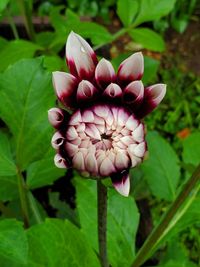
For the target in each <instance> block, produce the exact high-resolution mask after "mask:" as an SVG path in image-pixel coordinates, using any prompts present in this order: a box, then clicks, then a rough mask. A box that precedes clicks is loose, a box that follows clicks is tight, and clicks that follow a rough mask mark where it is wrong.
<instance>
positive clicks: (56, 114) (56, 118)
mask: <svg viewBox="0 0 200 267" xmlns="http://www.w3.org/2000/svg"><path fill="white" fill-rule="evenodd" d="M48 119H49V122H50V123H51V125H52V126H53V127H55V128H57V127H59V126H60V124H61V123H62V122H63V120H64V113H63V111H62V110H61V109H60V108H51V109H49V110H48Z"/></svg>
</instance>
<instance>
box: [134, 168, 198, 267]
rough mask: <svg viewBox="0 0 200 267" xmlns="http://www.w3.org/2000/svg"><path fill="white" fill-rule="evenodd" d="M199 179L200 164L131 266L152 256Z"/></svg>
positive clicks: (140, 263)
mask: <svg viewBox="0 0 200 267" xmlns="http://www.w3.org/2000/svg"><path fill="white" fill-rule="evenodd" d="M199 180H200V165H199V166H198V167H197V168H196V170H195V172H194V173H193V175H192V176H191V178H190V179H189V180H188V181H187V182H186V184H185V185H184V186H183V188H182V190H181V191H180V193H179V194H178V196H177V198H176V199H175V201H174V203H173V204H172V206H171V207H170V208H169V209H168V211H167V212H166V213H165V215H164V216H163V218H162V220H161V222H160V223H159V224H158V226H157V227H156V228H155V229H154V230H153V231H152V233H151V234H150V235H149V237H148V238H147V240H146V241H145V243H144V245H143V246H142V247H141V249H140V250H139V252H138V253H137V255H136V257H135V259H134V262H133V264H132V265H131V267H139V266H141V265H142V264H143V263H144V262H145V261H146V260H147V259H148V257H149V256H151V254H152V252H153V250H155V246H156V245H157V244H158V241H160V237H161V236H162V235H163V233H164V232H165V231H167V227H168V226H169V225H170V223H171V220H172V219H173V218H174V216H175V215H176V213H177V211H178V209H179V208H180V207H181V205H182V204H183V203H184V202H185V200H186V199H187V197H188V196H189V195H190V194H191V193H192V191H193V189H194V187H195V186H196V184H197V182H198V181H199Z"/></svg>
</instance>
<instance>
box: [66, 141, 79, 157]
mask: <svg viewBox="0 0 200 267" xmlns="http://www.w3.org/2000/svg"><path fill="white" fill-rule="evenodd" d="M65 149H66V151H67V154H69V156H70V157H73V156H74V155H75V154H76V153H77V152H78V146H77V145H74V144H72V143H69V142H66V143H65Z"/></svg>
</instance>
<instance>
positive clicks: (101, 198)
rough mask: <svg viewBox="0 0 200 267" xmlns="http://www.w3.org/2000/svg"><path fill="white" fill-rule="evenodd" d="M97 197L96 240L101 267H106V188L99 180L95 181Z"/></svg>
mask: <svg viewBox="0 0 200 267" xmlns="http://www.w3.org/2000/svg"><path fill="white" fill-rule="evenodd" d="M97 196H98V240H99V256H100V262H101V266H102V267H108V266H109V264H108V257H107V244H106V228H107V227H106V223H107V188H106V187H105V186H104V185H103V184H102V182H101V181H100V180H98V181H97Z"/></svg>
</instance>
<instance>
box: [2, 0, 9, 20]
mask: <svg viewBox="0 0 200 267" xmlns="http://www.w3.org/2000/svg"><path fill="white" fill-rule="evenodd" d="M9 2H10V0H1V1H0V16H1V15H2V12H3V11H4V10H5V8H6V6H7V4H8V3H9Z"/></svg>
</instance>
